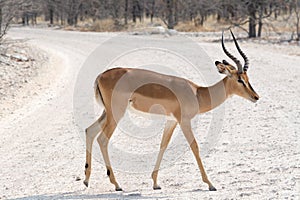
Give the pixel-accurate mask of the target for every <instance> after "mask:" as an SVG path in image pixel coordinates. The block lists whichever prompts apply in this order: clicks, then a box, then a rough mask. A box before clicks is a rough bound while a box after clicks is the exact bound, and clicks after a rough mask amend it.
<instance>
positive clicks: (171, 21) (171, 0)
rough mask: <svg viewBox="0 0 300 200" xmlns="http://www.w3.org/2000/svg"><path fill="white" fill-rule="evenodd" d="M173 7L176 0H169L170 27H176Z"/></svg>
mask: <svg viewBox="0 0 300 200" xmlns="http://www.w3.org/2000/svg"><path fill="white" fill-rule="evenodd" d="M173 7H174V1H173V0H167V20H168V25H167V26H168V29H174V16H173Z"/></svg>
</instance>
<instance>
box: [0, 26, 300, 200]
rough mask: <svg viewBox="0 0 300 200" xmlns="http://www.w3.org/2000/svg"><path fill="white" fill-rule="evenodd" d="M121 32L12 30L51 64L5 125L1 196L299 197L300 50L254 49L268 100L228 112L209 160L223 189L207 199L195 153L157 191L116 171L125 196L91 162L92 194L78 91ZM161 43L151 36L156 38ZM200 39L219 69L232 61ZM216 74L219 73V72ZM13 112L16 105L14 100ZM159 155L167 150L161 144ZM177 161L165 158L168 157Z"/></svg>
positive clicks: (260, 88)
mask: <svg viewBox="0 0 300 200" xmlns="http://www.w3.org/2000/svg"><path fill="white" fill-rule="evenodd" d="M113 35H115V34H111V33H78V32H65V31H53V30H43V29H30V28H13V29H11V30H10V33H9V36H10V37H12V38H18V39H28V43H30V44H31V45H33V46H36V47H37V48H39V49H41V50H43V51H45V52H47V53H48V56H49V63H48V64H47V65H45V69H43V70H41V71H40V73H38V77H36V80H35V82H34V83H33V84H31V85H29V87H30V88H29V89H30V90H35V91H36V94H35V95H33V96H32V97H30V98H31V99H32V100H31V101H29V102H28V103H26V104H25V105H24V106H23V107H22V108H20V109H18V110H15V111H14V112H13V114H10V115H7V116H4V117H3V118H1V121H0V157H1V163H2V164H1V176H0V183H1V184H0V199H299V192H300V191H299V188H300V184H299V182H300V150H299V149H300V144H299V142H300V141H299V131H300V123H299V118H300V106H299V94H300V89H299V80H300V78H299V74H298V73H297V72H298V69H300V65H299V63H300V53H299V52H300V49H299V47H296V46H288V45H272V44H257V43H247V42H243V43H241V45H242V48H243V49H244V50H245V51H246V52H247V55H248V56H249V58H250V61H251V66H250V69H249V76H250V80H251V82H252V84H253V86H254V87H255V89H256V90H257V92H258V93H259V94H260V96H261V99H260V100H259V102H258V103H256V104H253V103H250V102H248V101H246V100H243V99H241V98H239V97H233V98H231V99H230V100H228V101H227V102H226V103H225V104H224V105H223V108H224V110H225V114H224V121H223V124H222V129H221V130H222V131H221V134H220V135H219V139H218V142H217V144H215V146H214V147H213V148H212V149H211V151H210V152H209V154H205V156H204V157H203V161H204V164H205V167H206V170H207V173H208V176H209V177H210V179H211V181H212V182H213V183H214V185H215V187H216V188H217V189H218V191H216V192H209V191H208V188H207V186H206V185H205V184H204V183H202V181H201V176H200V173H199V170H198V168H197V165H196V162H195V160H194V158H193V156H192V153H191V152H190V151H186V152H185V153H184V154H182V156H181V157H180V159H178V160H177V161H176V162H174V163H173V164H172V165H171V166H168V167H165V168H163V169H162V170H161V171H160V173H159V178H158V180H159V183H160V185H161V186H162V190H159V191H153V190H152V180H151V178H150V173H128V172H127V171H122V170H118V171H116V178H117V179H118V181H119V183H120V185H121V186H122V188H123V189H124V192H115V191H114V187H113V186H112V185H111V184H110V183H109V180H108V178H107V176H106V170H105V167H104V166H103V165H102V160H101V159H100V160H98V159H95V160H94V161H93V171H92V176H91V185H90V187H89V188H85V186H84V185H83V183H82V180H83V179H84V163H85V144H84V141H83V140H82V138H81V135H82V133H79V131H78V129H77V128H76V123H75V120H74V115H73V93H74V87H75V84H76V77H77V75H78V73H79V71H80V69H81V67H82V65H83V64H84V62H85V60H86V58H87V57H88V56H89V55H90V54H91V53H92V52H93V50H94V49H95V48H96V47H98V46H99V45H100V44H101V43H102V42H104V41H106V40H108V39H109V38H111V37H112V36H113ZM127 37H128V39H132V37H136V36H130V35H128V36H127ZM140 37H143V36H140ZM157 37H158V36H155V37H154V36H145V38H146V39H147V40H152V39H153V41H154V40H157ZM146 39H145V40H146ZM159 39H161V40H164V37H163V36H162V37H160V38H159ZM195 41H196V42H198V43H199V44H200V46H201V47H202V48H203V49H204V50H205V51H206V53H207V54H208V56H209V57H210V58H211V59H212V62H211V66H212V67H213V66H214V64H213V61H214V60H215V59H218V60H222V59H224V58H225V56H224V54H223V52H222V51H221V48H220V44H218V43H206V42H203V41H201V39H199V38H196V39H195ZM178 45H180V44H178ZM232 47H233V46H231V48H232ZM112 48H114V47H112ZM115 48H118V47H115ZM194 53H195V54H196V53H197V52H194ZM146 57H147V55H145V57H142V58H141V59H144V58H145V59H148V58H146ZM174 64H175V63H174ZM212 69H213V70H212V72H211V73H215V74H217V70H216V69H214V68H212ZM212 77H218V76H212ZM217 79H218V78H215V79H214V80H215V82H216V81H217ZM219 79H220V78H219ZM89 81H91V82H93V81H94V80H89ZM92 87H93V85H91V91H92V90H93V88H92ZM7 105H8V106H13V105H11V104H9V102H8V103H7ZM208 117H211V114H207V115H203V116H199V117H197V118H196V119H195V121H199V123H195V124H196V125H195V127H194V128H195V129H196V131H195V135H196V137H197V139H198V141H199V144H200V147H201V145H204V144H203V143H202V142H201V141H203V135H201V131H202V132H205V129H206V128H208V125H207V124H205V122H206V121H207V118H208ZM202 122H204V123H203V126H202V124H201V123H202ZM177 131H179V130H177ZM198 132H199V133H198ZM179 134H180V132H179ZM120 137H121V136H120ZM118 142H119V141H118V137H117V136H116V137H114V138H112V143H115V144H117V143H118ZM122 142H123V143H125V144H128V143H130V146H135V145H136V148H134V151H141V150H142V148H143V147H142V146H139V144H135V143H134V142H132V141H129V140H127V141H126V140H125V141H124V140H123V141H122ZM120 143H121V142H120ZM150 145H152V144H151V143H150ZM152 146H153V145H152ZM155 148H157V149H158V148H159V146H158V144H155ZM97 149H98V148H97ZM171 154H172V152H169V153H168V152H167V153H166V155H165V157H168V155H171ZM112 157H114V159H126V158H122V157H118V155H115V156H113V155H112ZM163 162H164V161H163ZM153 165H154V163H153ZM76 179H82V180H80V181H76Z"/></svg>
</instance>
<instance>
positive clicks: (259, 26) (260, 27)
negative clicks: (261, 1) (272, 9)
mask: <svg viewBox="0 0 300 200" xmlns="http://www.w3.org/2000/svg"><path fill="white" fill-rule="evenodd" d="M263 12H264V7H263V5H260V10H259V18H258V31H257V37H261V31H262V26H263V23H262V17H263Z"/></svg>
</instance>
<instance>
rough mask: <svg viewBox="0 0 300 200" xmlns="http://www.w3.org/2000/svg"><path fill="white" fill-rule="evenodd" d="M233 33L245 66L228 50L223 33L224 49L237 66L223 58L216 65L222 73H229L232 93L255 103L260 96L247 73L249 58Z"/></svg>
mask: <svg viewBox="0 0 300 200" xmlns="http://www.w3.org/2000/svg"><path fill="white" fill-rule="evenodd" d="M230 32H231V30H230ZM231 35H232V38H233V41H234V43H235V46H236V48H237V50H238V52H239V53H240V54H241V56H242V57H243V59H244V61H245V64H244V67H242V64H241V62H240V61H239V60H238V59H237V58H236V57H234V56H233V55H232V54H230V53H229V52H228V50H227V49H226V48H225V45H224V37H223V34H222V48H223V51H224V53H225V54H226V55H227V56H228V57H229V58H230V59H231V60H233V61H234V62H235V64H236V66H237V68H235V67H234V66H233V65H231V64H229V63H228V62H227V61H226V60H223V61H222V62H219V61H216V62H215V65H216V66H217V68H218V70H219V72H220V73H221V74H225V75H227V77H228V79H229V81H230V85H231V87H230V89H231V91H228V92H229V93H230V94H236V95H238V96H241V97H243V98H245V99H248V100H250V101H252V102H254V103H255V102H256V101H257V100H258V99H259V96H258V94H257V93H256V92H255V91H254V89H253V88H252V86H251V84H250V82H249V78H248V75H247V70H248V68H249V59H248V58H247V56H246V54H245V53H244V52H243V51H242V50H241V48H240V46H239V44H238V43H237V41H236V39H235V36H234V35H233V33H232V32H231Z"/></svg>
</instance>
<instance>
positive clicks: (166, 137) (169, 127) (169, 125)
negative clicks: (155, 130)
mask: <svg viewBox="0 0 300 200" xmlns="http://www.w3.org/2000/svg"><path fill="white" fill-rule="evenodd" d="M176 125H177V122H176V121H171V120H170V121H167V122H166V126H165V129H164V133H163V136H162V140H161V143H160V150H159V153H158V157H157V160H156V164H155V167H154V170H153V172H152V179H153V189H154V190H159V189H161V187H160V186H159V185H158V184H157V175H158V170H159V166H160V163H161V160H162V158H163V155H164V152H165V150H166V149H167V146H168V144H169V142H170V139H171V137H172V134H173V131H174V129H175V128H176Z"/></svg>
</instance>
